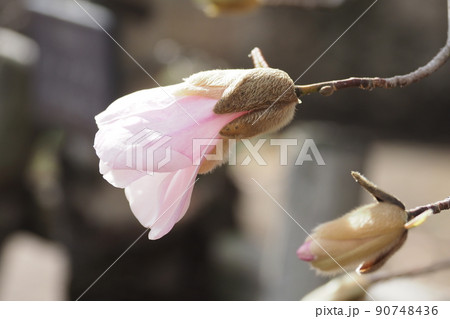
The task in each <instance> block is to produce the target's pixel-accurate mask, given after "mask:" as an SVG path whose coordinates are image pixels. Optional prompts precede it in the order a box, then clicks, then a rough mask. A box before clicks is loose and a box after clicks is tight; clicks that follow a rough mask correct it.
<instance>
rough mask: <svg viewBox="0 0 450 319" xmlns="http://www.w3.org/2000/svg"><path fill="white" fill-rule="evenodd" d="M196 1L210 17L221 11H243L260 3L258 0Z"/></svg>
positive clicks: (251, 8)
mask: <svg viewBox="0 0 450 319" xmlns="http://www.w3.org/2000/svg"><path fill="white" fill-rule="evenodd" d="M197 2H198V4H199V5H200V6H201V7H202V8H203V11H204V12H205V14H206V15H207V16H210V17H216V16H218V15H219V14H222V13H239V12H245V11H249V10H253V9H255V8H256V7H258V6H259V5H261V1H260V0H197Z"/></svg>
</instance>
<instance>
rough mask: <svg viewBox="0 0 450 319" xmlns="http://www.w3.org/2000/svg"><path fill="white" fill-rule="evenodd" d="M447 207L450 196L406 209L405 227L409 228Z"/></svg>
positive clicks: (449, 207)
mask: <svg viewBox="0 0 450 319" xmlns="http://www.w3.org/2000/svg"><path fill="white" fill-rule="evenodd" d="M447 209H450V196H449V197H447V198H446V199H444V200H441V201H439V202H436V203H434V204H428V205H424V206H418V207H416V208H413V209H410V210H407V211H406V213H407V214H408V222H407V223H406V224H405V228H406V229H410V228H413V227H416V226H419V225H421V224H422V223H423V222H424V221H425V220H426V219H427V218H428V217H430V216H431V215H434V214H438V213H440V212H441V211H443V210H447Z"/></svg>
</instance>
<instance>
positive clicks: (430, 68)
mask: <svg viewBox="0 0 450 319" xmlns="http://www.w3.org/2000/svg"><path fill="white" fill-rule="evenodd" d="M447 11H448V20H447V23H448V30H447V42H446V44H445V46H444V47H443V48H442V49H440V50H439V52H438V53H437V54H436V55H435V56H434V57H433V59H431V61H429V62H428V63H427V64H426V65H424V66H422V67H420V68H418V69H417V70H415V71H413V72H411V73H408V74H404V75H396V76H393V77H390V78H379V77H373V78H369V77H363V78H357V77H351V78H348V79H343V80H334V81H327V82H320V83H314V84H307V85H296V92H297V95H298V96H299V97H300V96H303V95H308V94H311V93H317V92H319V93H320V94H322V95H324V96H330V95H331V94H333V93H334V92H336V91H337V90H341V89H346V88H359V89H363V90H372V89H374V88H383V89H390V88H395V87H404V86H407V85H410V84H412V83H414V82H417V81H420V80H422V79H423V78H425V77H427V76H429V75H430V74H432V73H434V72H435V71H436V70H438V69H439V68H440V67H441V66H442V65H444V64H445V62H446V61H447V60H448V59H449V57H450V0H448V1H447Z"/></svg>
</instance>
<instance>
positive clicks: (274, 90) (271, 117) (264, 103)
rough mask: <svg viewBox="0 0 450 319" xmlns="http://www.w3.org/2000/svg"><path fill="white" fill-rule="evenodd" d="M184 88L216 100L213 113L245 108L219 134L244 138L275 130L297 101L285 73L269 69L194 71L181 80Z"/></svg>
mask: <svg viewBox="0 0 450 319" xmlns="http://www.w3.org/2000/svg"><path fill="white" fill-rule="evenodd" d="M185 83H186V84H187V88H186V90H188V91H190V93H191V94H202V95H204V96H208V97H211V98H217V99H219V101H218V102H217V104H216V106H215V107H214V112H215V113H216V114H226V113H236V112H242V111H246V112H247V114H245V115H243V116H240V117H239V118H237V119H235V120H234V121H232V122H230V123H229V124H227V125H226V126H225V127H224V128H223V129H222V130H221V131H220V134H221V136H222V137H226V138H248V137H253V136H256V135H259V134H263V133H267V132H272V131H276V130H278V129H280V128H282V127H284V126H286V125H287V124H288V123H289V122H290V121H291V120H292V119H293V117H294V113H295V106H296V105H297V104H298V103H300V101H299V100H298V97H297V95H296V94H295V88H294V82H293V81H292V79H291V78H290V77H289V75H288V74H287V73H286V72H284V71H281V70H278V69H272V68H255V69H243V70H212V71H205V72H200V73H196V74H194V75H191V76H190V77H189V78H187V79H186V80H185Z"/></svg>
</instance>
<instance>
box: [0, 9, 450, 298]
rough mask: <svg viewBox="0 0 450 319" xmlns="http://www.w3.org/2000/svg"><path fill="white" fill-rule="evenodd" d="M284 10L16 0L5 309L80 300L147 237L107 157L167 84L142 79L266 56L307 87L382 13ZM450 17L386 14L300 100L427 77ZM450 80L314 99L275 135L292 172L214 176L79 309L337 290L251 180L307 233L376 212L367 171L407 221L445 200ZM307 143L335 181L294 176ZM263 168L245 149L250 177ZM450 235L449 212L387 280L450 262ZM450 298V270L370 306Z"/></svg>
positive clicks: (272, 162)
mask: <svg viewBox="0 0 450 319" xmlns="http://www.w3.org/2000/svg"><path fill="white" fill-rule="evenodd" d="M206 2H207V1H206ZM250 2H251V1H250ZM269 2H270V4H271V5H267V6H261V7H258V8H254V9H253V10H248V11H246V12H235V13H228V14H224V15H219V16H217V17H215V18H212V17H209V16H207V15H206V14H205V12H204V11H203V10H202V6H201V3H200V2H194V1H191V0H127V1H125V0H98V1H85V0H77V1H73V0H0V247H1V251H0V300H75V299H77V298H78V297H79V296H80V295H81V294H82V293H83V292H84V291H85V290H86V289H87V288H88V287H89V286H90V285H91V284H92V283H93V282H94V281H95V280H96V279H97V278H98V276H99V275H100V274H102V273H103V272H104V271H105V270H106V269H107V268H108V267H109V266H110V265H111V264H112V263H113V262H114V260H116V259H117V258H118V257H119V256H120V255H121V254H122V253H123V252H124V251H125V250H126V249H127V248H128V247H129V246H130V245H131V244H132V243H133V242H134V241H135V240H136V239H137V238H138V237H139V235H140V234H141V233H142V232H143V230H144V229H143V228H142V226H141V225H140V224H139V223H138V221H137V220H136V219H135V218H134V216H133V214H132V213H131V211H130V209H129V206H128V203H127V201H126V199H125V196H124V194H123V190H121V189H116V188H114V187H112V186H111V185H110V184H109V183H107V182H106V181H105V180H103V179H102V177H101V175H100V174H99V172H98V158H97V157H96V155H95V152H94V149H93V147H92V145H93V140H94V135H95V132H96V125H95V122H94V116H95V115H96V114H98V113H99V112H101V111H102V110H104V109H105V108H106V107H107V106H108V105H109V104H110V103H111V102H112V101H114V100H115V99H117V98H119V97H120V96H122V95H124V94H127V93H130V92H133V91H136V90H139V89H144V88H150V87H155V86H156V83H155V82H154V81H153V80H152V79H150V78H149V77H148V75H147V74H146V73H145V72H144V71H143V70H142V69H141V67H142V68H144V69H145V70H146V71H147V72H148V73H149V74H151V75H152V76H153V77H154V78H155V79H156V80H157V81H158V83H160V84H161V85H168V84H173V83H178V82H180V81H181V79H182V78H183V77H187V76H189V75H190V74H192V73H195V72H198V71H202V70H208V69H216V68H250V67H252V65H251V61H250V59H249V58H248V54H249V53H250V51H251V49H252V48H254V47H255V46H258V47H260V48H261V50H262V52H263V53H264V55H265V57H266V59H267V61H268V63H269V65H270V66H272V67H275V68H279V69H282V70H284V71H286V72H288V73H289V74H290V76H291V77H292V78H293V79H297V78H298V77H299V76H300V75H301V74H302V73H303V72H304V71H305V70H306V69H307V68H308V67H309V66H310V65H311V63H312V62H313V61H314V60H316V58H317V57H318V56H319V55H320V54H322V53H323V52H324V51H325V50H326V49H327V48H328V47H329V46H330V44H331V43H333V42H334V41H335V40H336V39H337V38H338V37H339V36H340V35H341V34H342V32H343V31H344V30H345V29H346V28H348V26H349V25H350V24H351V23H352V22H353V21H354V20H355V19H356V18H357V17H358V16H359V15H360V14H361V13H362V12H363V11H364V10H365V9H366V8H367V7H368V6H369V5H371V4H372V2H373V1H372V0H369V1H366V0H348V1H319V0H317V1H314V0H310V1H302V0H298V1H294V0H292V1H278V3H283V2H284V3H285V4H286V3H291V4H295V3H297V5H275V4H276V3H275V2H277V1H269ZM204 3H205V1H203V4H204ZM326 3H334V4H337V3H339V4H340V5H339V6H335V7H328V6H325V7H323V6H320V5H319V4H326ZM446 3H447V1H446V0H429V1H426V3H425V2H424V1H421V0H391V1H379V2H378V3H376V4H375V5H374V6H373V7H372V9H371V10H369V11H368V13H367V14H366V15H365V16H364V17H363V18H362V19H361V20H360V21H359V22H358V23H356V24H355V25H354V26H353V27H352V28H351V29H350V30H349V31H348V32H347V33H346V34H345V35H344V36H343V37H342V38H341V39H340V40H339V41H338V42H337V43H336V44H335V45H334V46H333V47H332V48H331V49H330V50H329V51H328V52H327V53H326V54H325V55H324V56H323V57H322V58H321V59H320V60H319V61H318V62H317V63H316V64H315V65H314V66H313V67H312V68H311V69H310V70H309V71H308V72H307V73H305V74H304V76H302V77H301V79H300V80H299V81H298V82H297V84H309V83H314V82H320V81H326V80H333V79H339V78H346V77H350V76H380V77H388V76H392V75H395V74H404V73H408V72H410V71H412V70H414V69H416V68H417V67H419V66H421V65H424V64H425V63H426V62H428V61H429V60H430V59H431V58H432V56H434V54H435V53H436V52H437V51H438V49H439V48H440V47H441V46H443V44H444V43H445V40H446V30H447V18H446V6H447V4H446ZM208 12H209V13H210V14H211V12H210V11H208ZM88 14H89V15H90V16H91V17H92V18H94V19H95V21H96V22H97V23H94V22H93V20H92V19H91V18H90V17H89V15H88ZM108 34H109V35H111V36H112V37H113V38H114V39H115V41H117V43H118V44H120V46H121V47H122V48H123V49H124V50H126V51H127V52H128V53H129V55H131V56H132V57H133V58H134V59H135V60H136V61H138V63H139V64H140V66H141V67H140V66H139V65H137V64H136V63H134V61H133V60H132V59H131V58H130V56H128V55H127V54H126V53H125V52H124V51H123V50H122V49H121V47H119V46H118V45H117V44H116V43H115V42H114V41H113V40H112V39H111V38H110V37H109V36H108ZM449 74H450V64H449V63H447V64H446V65H445V66H444V67H442V68H441V69H440V70H438V71H437V72H436V73H435V74H432V75H431V76H430V77H429V78H427V79H425V80H423V81H421V82H420V83H417V84H413V85H411V86H409V87H406V88H401V89H400V88H398V89H392V90H381V89H379V90H375V91H372V92H365V91H359V90H356V89H349V90H343V91H341V92H337V93H335V94H334V95H333V96H331V97H323V96H320V95H313V96H307V97H304V98H303V99H302V100H303V103H302V104H301V105H299V106H298V109H297V113H296V117H295V120H294V121H293V123H292V124H291V125H289V126H288V127H287V128H286V129H284V130H283V131H281V132H279V133H277V134H273V135H270V136H266V137H265V138H270V137H276V138H281V137H285V138H297V139H298V146H297V147H295V146H291V147H290V148H289V155H290V160H289V161H288V163H287V165H280V161H279V156H280V155H279V152H278V151H279V148H277V147H273V146H270V145H269V144H268V143H266V144H265V145H264V147H263V148H262V150H261V154H262V155H263V157H264V159H265V160H266V162H267V165H266V166H258V165H256V163H255V161H252V162H251V163H250V164H249V165H247V166H242V165H237V166H233V167H231V166H230V167H222V168H220V169H217V170H216V171H214V172H213V173H212V174H209V175H206V176H201V177H200V180H199V182H198V183H197V185H196V186H195V189H194V194H193V197H192V204H191V207H190V209H189V211H188V213H187V214H186V216H185V217H184V218H183V220H182V221H180V223H178V224H177V225H176V226H175V227H174V229H173V230H172V231H171V232H170V233H169V234H168V235H167V236H165V237H163V238H162V239H159V240H157V241H149V240H148V239H147V238H146V237H145V236H144V238H141V239H140V240H139V241H138V242H137V243H136V244H135V245H134V246H133V247H132V248H131V249H130V250H129V251H128V252H127V253H126V254H125V255H124V256H123V257H122V258H121V259H120V260H119V261H118V262H117V263H116V264H114V266H113V267H111V269H110V270H109V271H108V272H107V273H106V274H105V275H104V276H103V277H102V278H101V279H100V280H99V281H98V282H97V283H96V284H95V285H94V286H93V287H92V288H91V289H90V290H89V291H87V292H86V293H85V294H84V295H83V297H82V299H81V300H299V299H301V298H302V297H303V296H304V295H306V294H307V293H308V292H310V291H311V290H312V289H314V288H316V287H318V286H320V285H321V284H323V283H325V282H326V281H327V278H323V277H319V276H317V275H316V274H315V272H314V271H313V270H311V269H310V268H309V265H308V264H307V263H304V262H302V261H300V260H298V259H297V257H296V254H295V251H296V249H297V248H298V247H299V246H300V245H301V244H302V243H303V241H304V239H305V238H306V234H305V233H304V231H303V230H302V229H300V228H299V227H298V226H297V225H296V223H295V222H294V221H293V220H292V219H291V218H289V216H287V215H286V213H285V212H284V211H283V210H282V209H280V207H279V206H277V204H275V203H274V202H273V200H272V199H271V198H270V197H269V196H268V195H267V194H266V193H264V191H262V189H261V188H260V187H259V186H258V185H257V184H256V183H255V182H254V181H253V180H252V178H253V179H254V180H255V181H257V182H258V183H259V184H261V185H262V186H263V187H264V188H265V189H266V190H267V192H269V193H270V194H271V195H272V196H273V197H274V198H276V200H277V201H278V202H279V203H280V204H281V205H282V206H283V207H284V208H285V210H286V211H287V212H289V213H290V214H291V215H292V216H293V217H294V218H295V219H296V221H297V222H298V223H300V224H301V225H302V226H303V227H304V228H305V229H306V230H308V231H310V230H312V229H313V228H314V227H315V226H317V225H318V224H319V223H321V222H324V221H327V220H329V219H331V218H334V217H336V216H339V215H341V214H342V213H345V212H346V211H348V210H350V209H352V208H354V207H355V206H356V205H358V204H361V203H367V202H369V201H370V200H371V199H370V197H369V196H367V195H365V194H363V192H362V190H361V189H360V188H359V186H358V185H357V184H356V183H354V182H353V180H352V178H351V176H350V171H351V170H358V171H361V172H362V173H364V174H365V175H366V176H367V177H368V178H370V179H371V180H372V181H374V182H375V183H376V184H378V185H379V186H380V187H381V188H383V189H384V190H386V191H388V192H390V193H392V194H394V195H395V196H397V197H398V198H399V199H400V200H402V201H403V202H404V203H405V205H406V206H407V207H408V208H412V207H415V206H417V205H423V204H427V203H431V202H435V201H437V200H441V199H444V198H445V197H447V196H449V195H450V129H449V119H450V95H449V94H448V91H449V89H450V77H449ZM305 139H313V140H314V142H315V144H316V145H317V147H318V150H319V151H320V153H321V155H322V157H323V159H324V161H325V164H326V165H324V166H319V165H317V164H316V163H315V161H306V162H304V163H303V165H301V166H296V165H294V163H295V159H296V157H297V156H298V154H299V152H300V148H301V146H302V144H303V141H304V140H305ZM247 155H248V153H246V150H245V148H243V147H242V145H241V146H240V147H238V163H240V162H242V161H240V160H239V159H243V158H245V157H246V156H247ZM449 222H450V216H448V213H445V212H444V213H442V214H440V215H437V216H434V217H433V218H430V220H428V221H427V222H426V223H425V224H424V225H423V226H421V227H419V228H416V229H413V230H412V231H410V234H409V239H408V241H407V242H406V244H405V245H404V247H403V248H402V249H401V250H400V251H399V252H398V253H397V254H396V255H395V256H394V257H393V258H392V259H391V260H390V261H389V262H388V263H387V264H386V265H385V266H384V267H383V268H382V269H381V270H380V272H384V273H389V272H398V271H402V270H408V269H414V268H417V267H423V266H426V265H432V264H433V263H436V262H438V261H440V260H446V259H450V251H449V249H448V247H449V245H450V232H449V231H448V229H447V225H449ZM448 287H450V271H441V272H438V273H434V274H430V275H427V276H421V277H417V278H414V279H398V280H391V281H388V282H385V283H382V284H379V285H376V286H374V287H372V288H371V289H370V292H371V294H372V296H373V297H375V298H376V299H378V300H449V299H450V289H449V288H448Z"/></svg>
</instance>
